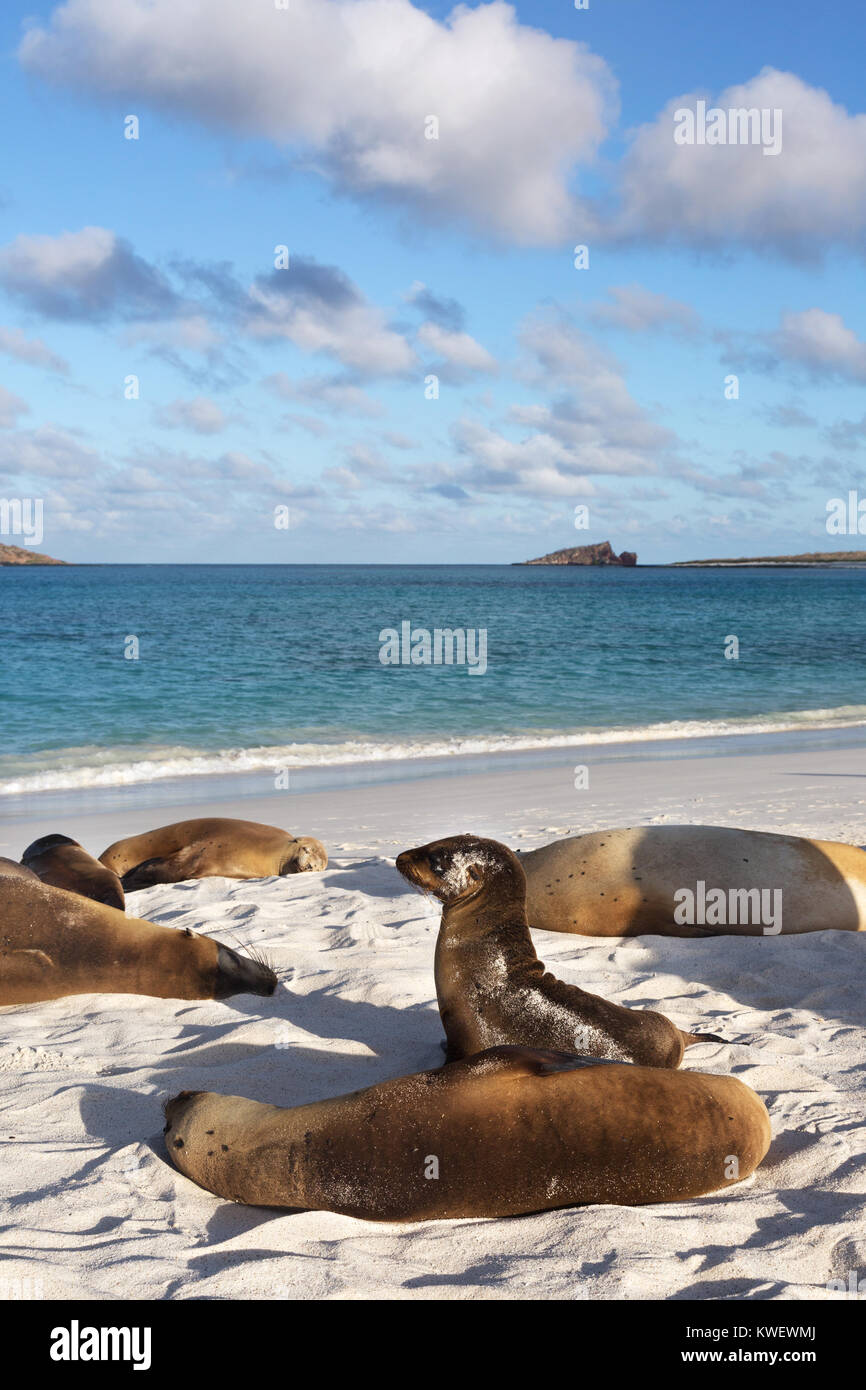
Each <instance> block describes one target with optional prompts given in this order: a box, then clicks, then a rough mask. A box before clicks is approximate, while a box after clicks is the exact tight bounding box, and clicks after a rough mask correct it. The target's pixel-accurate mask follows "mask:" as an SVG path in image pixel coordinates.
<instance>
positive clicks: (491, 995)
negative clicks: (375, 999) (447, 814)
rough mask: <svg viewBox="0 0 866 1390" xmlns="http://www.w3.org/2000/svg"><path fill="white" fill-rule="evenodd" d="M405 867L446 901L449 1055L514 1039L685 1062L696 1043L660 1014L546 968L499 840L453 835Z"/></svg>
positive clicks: (442, 970) (408, 855)
mask: <svg viewBox="0 0 866 1390" xmlns="http://www.w3.org/2000/svg"><path fill="white" fill-rule="evenodd" d="M397 868H398V870H399V871H400V873H401V874H403V876H404V878H406V879H408V881H409V882H410V883H413V884H414V885H415V886H416V887H418V888H420V889H422V890H423V891H426V892H430V893H432V894H433V895H434V897H436V898H438V899H439V901H440V902H441V903H442V905H443V906H442V922H441V925H440V928H439V937H438V940H437V942H436V965H435V975H436V996H437V998H438V1001H439V1013H440V1015H441V1017H442V1024H443V1027H444V1029H445V1036H446V1038H447V1040H448V1052H447V1058H448V1060H449V1061H455V1060H457V1059H458V1058H460V1057H467V1056H470V1055H471V1054H472V1053H474V1052H480V1051H481V1050H482V1048H486V1047H495V1046H497V1045H499V1044H502V1043H513V1044H517V1045H519V1046H526V1047H552V1048H561V1049H563V1050H564V1051H568V1052H578V1053H583V1054H585V1055H588V1056H592V1057H607V1058H609V1059H612V1060H619V1061H627V1062H638V1063H641V1064H642V1065H644V1066H650V1067H678V1066H679V1064H680V1062H681V1061H682V1057H683V1050H684V1048H686V1047H689V1046H690V1045H691V1044H692V1043H695V1042H703V1041H708V1042H720V1041H723V1040H722V1039H720V1038H716V1037H715V1036H714V1035H712V1034H707V1035H706V1036H705V1037H704V1038H701V1037H700V1036H698V1035H697V1034H693V1033H683V1032H681V1031H680V1029H679V1028H677V1027H676V1026H675V1025H674V1024H673V1023H671V1021H670V1020H669V1019H667V1018H665V1017H664V1015H662V1014H658V1013H654V1012H652V1011H651V1010H649V1009H640V1010H638V1009H625V1008H622V1007H620V1006H619V1005H618V1004H611V1003H609V1001H608V1000H606V999H602V998H600V997H599V996H598V995H597V994H588V993H587V992H586V991H585V990H582V989H578V988H577V986H576V985H568V984H565V983H564V981H562V980H557V979H556V977H555V976H553V975H551V974H550V973H549V972H547V971H545V969H544V966H543V964H542V962H541V961H540V960H539V959H538V956H537V955H536V954H535V948H534V947H533V944H532V938H531V937H530V934H529V927H528V925H527V921H526V906H525V903H526V880H525V876H524V873H523V869H522V868H521V865H520V861H519V860H518V858H517V856H516V855H515V854H513V853H512V852H511V850H510V849H507V848H506V847H505V845H501V844H499V843H498V842H497V841H496V840H482V839H479V838H478V837H477V836H475V835H454V836H451V837H450V838H449V839H445V840H435V841H434V842H433V843H432V844H429V845H423V846H421V848H420V849H413V850H406V851H405V853H403V854H401V855H399V856H398V858H397Z"/></svg>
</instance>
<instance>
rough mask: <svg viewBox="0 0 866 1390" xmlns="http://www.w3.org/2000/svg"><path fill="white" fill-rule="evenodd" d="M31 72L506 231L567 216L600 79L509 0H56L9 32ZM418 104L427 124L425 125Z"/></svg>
mask: <svg viewBox="0 0 866 1390" xmlns="http://www.w3.org/2000/svg"><path fill="white" fill-rule="evenodd" d="M19 59H20V61H21V63H22V65H23V66H24V68H25V69H26V70H27V71H28V72H31V73H35V74H38V75H39V76H41V77H43V78H45V79H47V80H49V81H53V82H56V83H58V84H62V85H64V86H66V87H71V88H73V89H75V90H78V91H81V92H85V93H87V94H91V93H95V94H100V95H111V96H122V97H123V99H124V100H126V99H127V97H128V94H129V92H130V91H134V92H135V93H136V94H138V95H139V97H140V99H141V100H142V101H146V102H149V103H151V104H152V105H154V106H156V107H159V108H161V109H162V110H165V111H168V112H169V113H171V114H172V115H174V116H177V115H185V116H188V117H192V118H193V119H195V120H198V121H201V122H204V123H205V124H207V125H212V126H216V127H218V128H226V127H228V128H229V129H232V130H234V131H235V132H237V133H238V134H240V135H243V136H251V135H252V136H264V137H266V138H268V139H270V140H271V141H273V142H274V143H275V144H277V145H280V146H289V147H293V148H294V149H296V150H299V151H300V152H302V153H304V154H306V155H307V157H308V159H309V161H310V163H311V164H312V165H313V167H316V168H317V169H319V170H320V171H321V172H322V173H323V174H324V175H325V176H326V177H328V178H329V179H330V180H331V181H332V182H333V184H334V185H335V186H336V187H337V188H338V189H339V190H341V191H348V192H350V193H353V194H357V195H360V196H365V195H371V194H372V195H379V196H381V197H383V198H385V199H387V200H391V201H394V202H396V203H398V204H401V205H403V206H409V207H412V208H413V209H415V210H416V211H419V212H421V214H422V215H426V216H428V217H430V216H432V217H436V218H438V217H443V216H444V217H451V218H455V219H457V220H458V221H461V222H465V223H467V224H468V225H470V226H472V227H475V228H477V229H480V230H482V231H485V232H492V233H494V234H496V235H498V236H502V237H505V238H508V239H510V240H513V241H516V242H519V243H558V242H561V241H562V240H563V239H564V238H567V237H569V236H570V235H571V234H572V231H573V228H574V226H575V225H577V224H578V222H579V220H580V219H579V216H578V212H577V208H576V204H575V199H574V196H573V193H572V191H571V188H570V177H571V174H572V172H573V170H574V167H575V166H576V165H578V164H581V163H587V162H589V161H591V160H592V159H593V157H594V156H595V154H596V151H597V149H598V147H599V145H600V143H601V141H602V140H603V139H604V138H605V135H606V133H607V129H608V125H609V122H610V119H611V116H612V114H613V107H614V90H615V84H614V81H613V78H612V76H611V74H610V71H609V69H608V67H607V65H606V63H604V61H603V60H602V59H600V58H598V57H596V56H594V55H593V54H592V53H590V52H589V50H588V49H587V48H586V47H585V45H583V44H582V43H578V42H574V41H573V40H571V39H558V38H553V37H552V36H551V35H549V34H547V33H544V32H543V31H541V30H539V29H534V28H531V27H529V26H528V25H525V24H521V23H520V22H519V21H518V19H517V16H516V14H515V12H514V10H513V8H512V7H511V6H510V5H507V4H503V3H500V2H499V0H497V2H496V3H493V4H487V5H484V4H482V5H479V6H477V7H475V8H469V7H468V6H465V5H459V6H458V7H457V8H456V9H455V10H454V11H453V12H452V13H451V14H450V15H449V16H448V18H447V19H446V20H444V21H441V22H440V21H439V20H437V19H434V18H433V17H432V16H431V15H429V14H427V13H426V12H425V11H424V10H423V9H420V8H416V7H415V6H413V5H412V4H410V3H409V0H291V3H290V5H289V6H288V7H287V9H285V10H279V9H277V8H276V6H274V5H273V4H260V5H245V4H238V3H237V0H210V3H209V4H207V5H203V4H202V0H150V2H149V3H148V4H147V5H143V4H138V3H128V4H123V5H119V4H117V0H67V2H66V3H65V4H63V5H60V6H58V7H57V8H56V9H55V10H54V12H53V14H52V16H51V19H50V21H49V22H48V23H47V24H39V23H36V24H34V25H33V27H31V28H30V29H29V30H28V32H27V33H26V34H25V36H24V38H23V40H22V42H21V46H20V49H19ZM430 116H435V117H436V118H437V119H438V122H439V138H438V139H427V138H425V122H426V121H427V118H428V117H430Z"/></svg>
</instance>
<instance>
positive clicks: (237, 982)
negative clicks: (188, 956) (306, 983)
mask: <svg viewBox="0 0 866 1390" xmlns="http://www.w3.org/2000/svg"><path fill="white" fill-rule="evenodd" d="M277 983H278V981H277V977H276V975H275V974H274V972H273V970H271V969H269V968H268V966H267V965H262V964H261V962H260V961H257V960H250V958H249V956H239V955H238V954H237V952H236V951H232V950H231V949H230V947H228V946H220V947H219V950H218V951H217V983H216V989H215V991H214V998H215V999H228V998H229V997H230V996H231V995H232V994H265V995H270V994H273V992H274V990H275V989H276V987H277Z"/></svg>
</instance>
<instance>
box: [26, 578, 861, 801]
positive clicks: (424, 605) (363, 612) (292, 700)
mask: <svg viewBox="0 0 866 1390" xmlns="http://www.w3.org/2000/svg"><path fill="white" fill-rule="evenodd" d="M864 600H866V573H864V571H862V570H859V569H856V568H845V569H840V568H825V569H819V570H803V569H796V568H756V569H745V570H741V569H712V570H675V569H663V568H659V569H653V568H646V569H643V568H638V569H634V570H619V569H548V568H523V567H511V566H453V567H452V566H441V567H434V566H405V567H403V566H386V565H383V566H265V565H262V566H255V565H249V566H146V565H128V566H82V567H70V568H68V569H66V568H63V569H60V568H58V569H54V568H45V569H42V568H40V569H26V570H24V569H15V568H7V569H0V609H2V629H0V631H2V641H0V722H2V729H3V738H2V750H3V751H2V754H0V793H7V794H8V793H15V792H19V793H21V792H23V793H28V792H36V791H41V790H46V789H57V790H60V789H73V788H84V787H111V786H128V785H133V784H144V783H152V782H155V781H159V780H160V779H166V778H176V777H178V776H187V775H195V774H206V773H212V774H213V773H221V772H233V771H252V770H255V769H258V768H261V769H279V768H287V769H292V768H294V769H300V768H317V767H318V768H328V767H334V768H336V767H341V766H346V765H360V764H370V763H378V764H383V763H389V762H392V761H396V760H400V761H403V760H405V759H410V760H411V759H417V758H422V757H430V756H434V757H442V756H446V757H447V756H449V755H453V754H457V753H469V754H475V755H483V754H492V753H501V752H506V753H507V752H512V751H513V752H518V751H520V750H524V749H533V750H536V751H539V750H545V749H554V748H562V747H574V748H580V747H582V746H585V745H588V744H597V743H599V742H601V743H606V742H609V743H612V742H616V743H617V744H619V743H622V742H629V741H632V740H638V739H640V740H644V739H646V738H648V737H649V738H653V739H658V740H659V741H660V743H661V742H664V741H668V740H674V739H676V740H683V739H686V740H689V739H694V738H706V737H716V738H721V737H724V736H730V735H737V734H745V733H750V732H771V731H776V730H779V731H781V730H804V729H814V730H820V729H824V730H834V729H847V730H851V731H854V730H856V729H859V728H866V603H864ZM403 622H409V623H410V624H411V627H412V629H413V630H416V629H427V630H431V631H432V630H433V629H435V628H451V629H454V628H463V629H472V630H474V631H475V632H478V631H479V630H481V629H484V630H485V631H486V645H487V669H486V672H485V674H484V675H476V676H473V675H470V674H469V671H468V669H467V667H466V666H462V667H461V666H457V665H454V666H447V665H414V666H411V665H410V666H396V667H394V666H384V665H383V664H382V663H381V661H380V659H379V654H380V633H381V632H382V631H383V630H384V629H387V628H395V629H399V628H400V626H401V623H403ZM731 636H735V637H736V638H737V639H738V642H739V659H738V660H729V659H726V657H725V647H726V639H728V638H729V637H731ZM131 637H134V638H136V639H137V642H138V659H137V660H129V659H126V657H125V655H124V653H125V651H128V650H131V649H132V646H131V644H130V643H129V642H128V639H129V638H131ZM729 645H730V644H729Z"/></svg>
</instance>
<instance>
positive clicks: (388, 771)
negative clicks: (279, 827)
mask: <svg viewBox="0 0 866 1390" xmlns="http://www.w3.org/2000/svg"><path fill="white" fill-rule="evenodd" d="M803 713H806V711H804V712H803ZM814 713H815V714H816V715H817V714H819V713H821V711H814ZM769 719H770V717H769V716H768V717H767V721H768V722H769ZM704 722H705V723H706V725H707V726H708V731H707V732H706V733H698V734H689V735H684V734H683V733H682V732H681V728H683V727H687V725H686V723H685V721H682V722H681V723H680V727H679V728H678V727H677V725H676V724H671V725H669V726H668V727H669V728H670V729H671V732H670V733H667V734H665V733H662V732H661V730H662V729H663V728H664V727H665V726H663V725H650V726H647V730H646V732H644V731H643V730H640V729H637V730H634V731H631V730H621V731H620V730H613V729H611V730H608V729H604V730H599V731H598V734H599V736H598V737H597V738H594V737H593V735H592V733H591V732H581V733H578V734H574V735H562V736H561V738H558V737H557V736H556V735H551V736H549V737H545V736H543V735H539V737H538V738H537V740H536V739H535V738H534V736H533V735H532V734H527V735H524V736H521V737H520V738H518V737H517V736H511V735H504V736H502V738H501V740H498V739H497V736H496V735H488V736H485V737H484V738H481V739H480V740H477V741H474V740H472V739H471V738H468V739H464V740H457V739H454V740H451V743H452V745H453V746H451V747H446V746H444V745H447V744H448V742H449V740H448V739H447V738H446V737H444V736H443V737H442V738H439V739H436V740H431V741H430V743H429V744H428V745H427V747H429V749H430V751H422V750H423V749H424V747H425V745H423V744H418V745H415V746H417V748H418V749H419V751H418V752H417V753H409V754H408V756H407V755H405V754H403V753H402V751H399V750H402V749H403V748H406V749H408V748H411V747H412V746H413V745H412V744H411V743H410V742H409V741H404V743H403V744H392V745H387V744H382V745H380V746H379V747H378V748H377V746H376V745H375V744H371V743H365V742H364V741H363V740H357V741H356V746H357V748H358V749H359V750H360V749H369V750H370V751H371V752H372V751H373V750H375V752H376V753H378V754H379V756H375V755H374V756H364V755H363V753H361V754H360V755H359V756H355V757H350V756H347V757H345V758H341V757H340V756H339V752H338V754H337V756H336V757H334V758H333V759H328V760H325V759H322V760H321V761H316V760H313V759H312V758H311V759H310V761H307V762H304V761H299V762H297V763H296V764H292V763H291V762H290V761H289V758H288V757H287V756H286V755H287V753H290V750H297V749H299V748H307V749H314V748H316V747H318V746H319V745H315V744H307V745H301V744H295V745H288V746H283V747H280V746H278V747H275V748H273V749H268V748H262V749H261V750H259V749H247V750H241V751H240V754H239V756H238V761H240V760H241V758H243V757H244V756H247V757H250V756H255V761H254V762H253V764H252V765H251V766H248V767H238V768H233V767H232V766H231V763H232V757H233V755H232V753H230V752H223V753H219V752H217V753H212V754H209V753H202V754H200V755H199V757H198V758H196V757H194V756H193V757H186V758H184V759H183V760H182V761H185V762H189V763H194V762H196V761H200V762H202V763H208V762H220V761H223V762H224V763H225V766H223V767H218V768H207V769H206V770H202V771H184V770H182V769H181V770H178V771H176V772H175V771H170V772H166V771H156V770H155V769H157V768H160V767H163V768H164V767H166V765H167V761H164V762H163V763H162V764H160V763H159V762H157V761H156V760H152V762H151V764H150V765H151V766H152V768H153V769H154V772H153V773H152V775H150V776H148V775H146V772H145V775H142V774H141V773H139V772H137V771H136V769H139V768H142V769H147V767H148V763H147V761H146V760H141V761H139V762H135V761H131V762H129V763H127V764H116V765H111V764H109V765H107V766H106V767H105V768H99V767H92V766H89V765H88V766H84V767H82V768H79V769H70V770H69V771H68V772H66V773H64V772H60V771H58V772H56V773H54V774H52V773H51V772H46V771H45V770H44V769H43V770H42V771H40V772H38V773H20V774H18V776H17V777H15V776H11V777H9V778H7V779H6V781H0V822H2V821H4V820H8V819H9V818H10V817H13V816H15V815H16V814H18V813H19V812H20V810H21V809H22V808H28V809H29V808H30V807H31V806H32V807H35V808H37V810H38V808H39V807H40V806H43V805H44V806H45V807H48V806H49V804H55V805H58V806H59V807H61V808H62V807H63V806H64V805H65V804H66V802H67V801H69V802H70V803H75V804H77V803H78V802H80V801H86V802H88V803H91V802H93V803H94V804H97V803H98V801H99V799H100V798H103V799H104V800H105V802H106V805H108V804H109V803H110V802H111V801H112V799H117V800H118V801H120V802H121V803H122V802H123V801H125V800H126V799H127V796H128V795H129V794H133V795H134V799H135V801H136V802H137V803H138V804H139V805H143V806H158V805H163V804H170V803H171V802H173V801H175V800H177V799H180V800H182V801H188V802H206V801H210V800H212V799H213V798H217V799H219V800H223V799H225V798H226V797H234V796H240V797H246V796H251V795H265V794H266V792H267V791H268V790H271V789H273V787H274V783H275V780H276V775H277V774H279V775H280V777H281V779H282V780H283V781H285V782H287V783H288V786H286V787H284V788H282V789H283V790H290V791H292V792H301V791H311V790H324V789H328V788H331V789H336V788H340V787H350V786H363V785H366V786H374V785H378V784H380V783H382V782H389V783H391V782H414V781H420V780H426V779H427V778H429V777H437V776H441V775H444V776H449V777H455V776H471V775H473V774H476V773H479V772H487V771H495V770H498V769H502V768H506V767H514V768H515V769H519V768H521V767H527V768H529V767H533V766H547V765H558V764H562V765H565V764H567V763H574V764H580V763H581V760H583V763H584V764H586V763H590V764H598V763H605V762H615V761H622V760H627V759H637V760H644V759H674V758H683V757H685V758H688V757H727V756H730V755H731V754H745V755H750V754H760V753H763V752H771V751H773V750H774V749H780V750H781V749H784V748H785V747H788V746H790V747H792V748H794V749H797V748H826V747H832V748H841V747H850V748H862V747H866V721H863V720H861V719H852V720H851V721H850V722H845V721H842V720H840V721H837V722H834V723H824V724H822V723H815V724H814V725H809V724H804V725H802V726H800V727H787V728H782V729H778V728H772V727H769V728H757V729H754V730H750V729H748V728H736V727H735V728H732V729H731V730H730V732H723V731H722V730H720V729H713V728H712V722H711V721H704ZM694 724H695V725H696V726H697V727H700V722H699V721H694ZM656 729H658V730H659V731H660V732H659V733H657V734H654V733H653V730H656ZM674 730H676V732H674ZM617 733H622V734H623V737H621V738H617V737H616V735H617ZM632 734H633V736H629V735H632ZM641 735H644V736H641ZM485 739H486V740H487V741H489V742H490V744H491V745H493V746H491V747H488V748H483V747H472V746H471V745H472V744H473V742H480V743H483V742H484V741H485ZM509 739H512V741H513V745H514V746H512V747H496V746H495V745H496V743H497V741H499V742H503V743H505V742H507V741H508V740H509ZM521 743H523V744H524V745H525V746H521ZM320 746H321V749H322V750H323V751H324V750H326V749H335V750H339V749H340V748H342V747H348V746H350V745H348V744H346V745H340V744H336V745H335V744H324V743H323V744H321V745H320ZM395 749H396V750H398V751H396V752H395V751H394V750H395ZM166 751H167V752H169V751H170V750H166ZM266 755H270V756H266ZM46 756H48V755H46ZM290 756H294V757H297V756H299V755H298V753H297V752H291V753H290ZM175 761H181V760H178V759H175ZM121 769H126V770H128V771H129V772H130V773H132V774H134V775H131V776H129V778H128V780H123V777H122V772H121ZM86 773H88V774H92V776H93V778H94V780H92V781H75V780H73V781H71V782H70V783H69V784H68V785H66V786H47V787H39V786H24V787H18V786H15V789H14V790H6V786H7V785H8V784H9V783H12V784H13V786H14V784H15V783H16V782H17V781H22V782H26V781H28V780H31V781H32V780H35V779H37V778H40V777H44V776H51V775H54V776H56V777H58V778H59V777H62V776H68V777H69V778H71V779H74V778H75V777H76V776H82V775H83V774H86ZM100 777H105V778H106V780H105V781H100V780H98V779H99V778H100ZM109 779H110V780H109Z"/></svg>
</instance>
